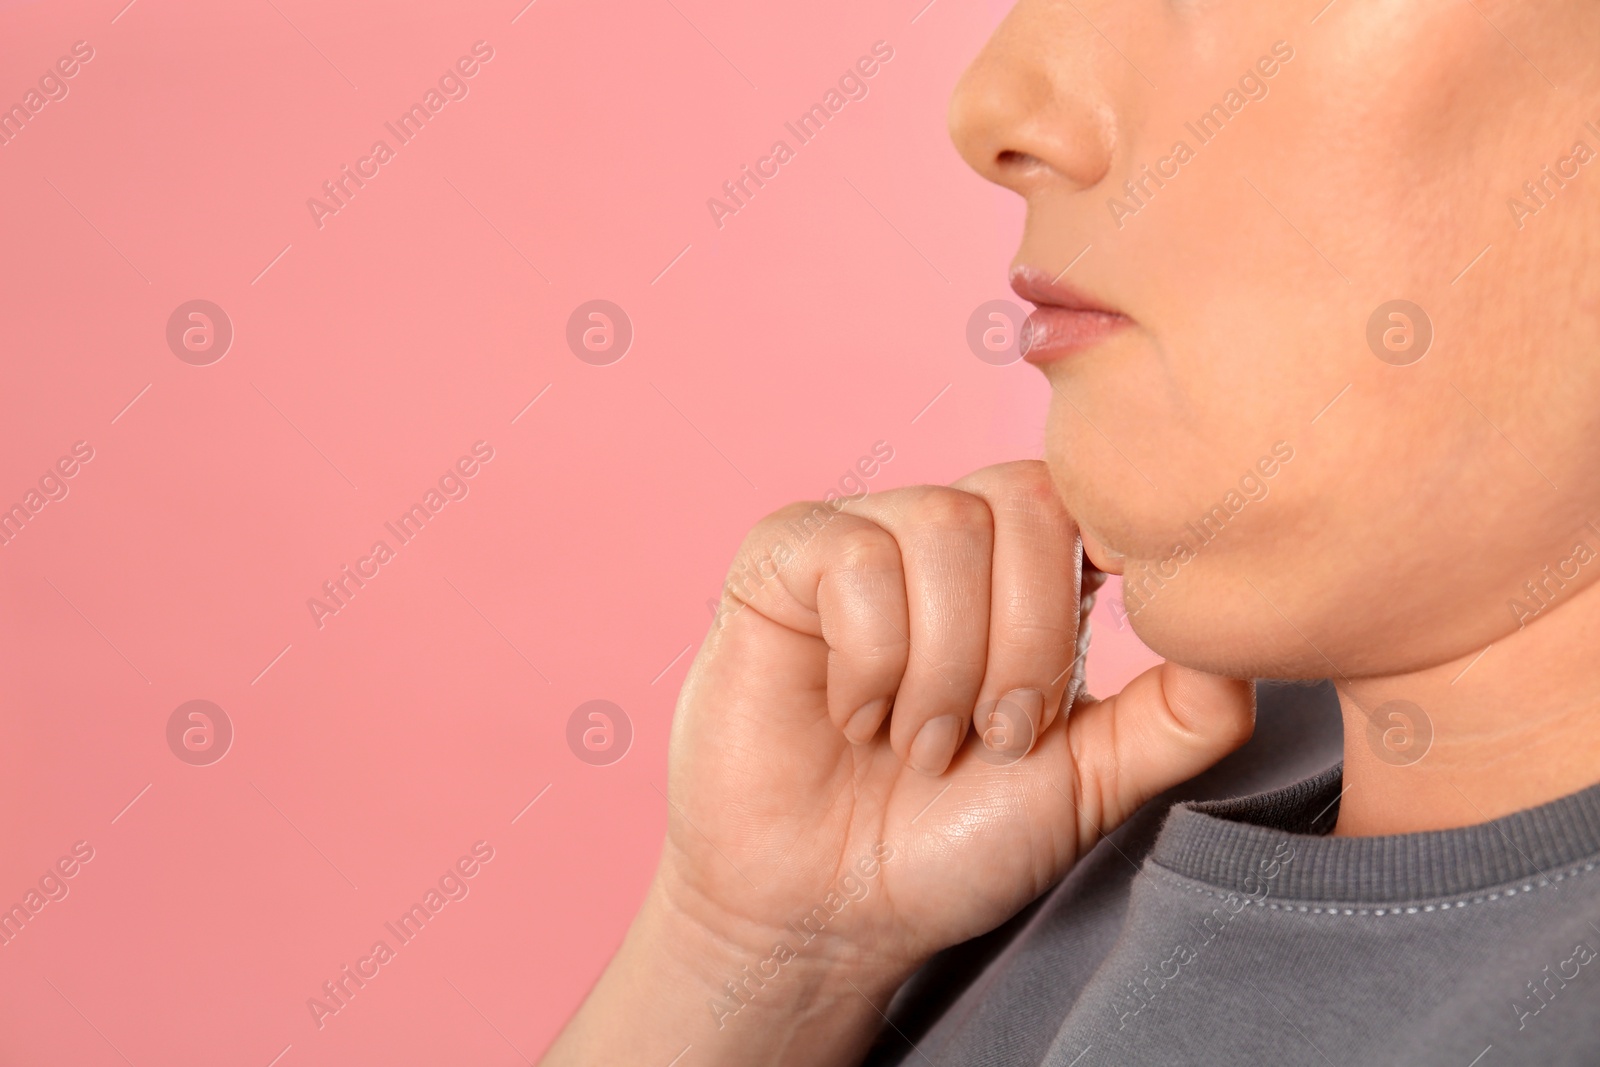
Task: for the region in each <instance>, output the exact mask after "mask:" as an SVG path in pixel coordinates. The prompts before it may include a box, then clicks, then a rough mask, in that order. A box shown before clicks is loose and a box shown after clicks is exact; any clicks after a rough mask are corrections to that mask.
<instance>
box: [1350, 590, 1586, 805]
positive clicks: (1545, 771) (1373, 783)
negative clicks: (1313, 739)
mask: <svg viewBox="0 0 1600 1067" xmlns="http://www.w3.org/2000/svg"><path fill="white" fill-rule="evenodd" d="M1524 623H1525V624H1524V625H1523V626H1522V627H1521V628H1520V629H1518V630H1515V631H1513V632H1512V633H1511V634H1509V635H1508V636H1506V637H1504V638H1501V639H1500V640H1498V641H1496V642H1494V644H1492V645H1490V646H1489V647H1488V648H1487V650H1483V649H1475V650H1474V651H1472V652H1471V653H1470V654H1468V655H1465V656H1463V657H1461V658H1460V659H1458V660H1454V661H1452V662H1450V663H1444V664H1440V665H1438V666H1435V667H1430V668H1427V669H1425V670H1421V671H1416V672H1413V673H1409V674H1403V675H1396V676H1390V677H1383V678H1361V679H1354V680H1345V681H1340V682H1339V683H1338V690H1339V703H1340V705H1341V707H1342V709H1343V712H1344V724H1345V729H1344V733H1345V762H1344V789H1345V792H1344V796H1343V799H1342V800H1341V801H1340V806H1339V821H1338V826H1337V827H1336V828H1335V830H1334V833H1336V834H1340V835H1346V836H1370V835H1375V834H1398V833H1412V832H1416V831H1420V830H1443V829H1449V828H1452V827H1458V826H1469V825H1472V824H1474V823H1481V822H1487V821H1488V820H1490V819H1497V818H1499V817H1501V816H1503V815H1509V814H1511V813H1512V812H1515V811H1521V810H1523V809H1525V808H1531V807H1536V806H1538V805H1540V804H1544V803H1547V802H1548V801H1551V800H1555V799H1557V798H1559V797H1563V796H1566V795H1568V794H1569V793H1575V792H1577V791H1579V790H1581V789H1583V788H1585V787H1587V786H1590V785H1593V784H1595V783H1596V782H1600V588H1597V586H1596V585H1594V584H1592V583H1591V584H1590V585H1588V586H1586V587H1584V588H1583V589H1581V590H1578V591H1576V592H1574V593H1572V594H1570V595H1569V596H1567V597H1566V598H1565V599H1564V600H1562V601H1561V602H1559V603H1557V604H1554V605H1552V606H1550V607H1549V608H1547V609H1546V610H1545V611H1543V612H1541V613H1540V614H1539V615H1538V616H1537V617H1534V618H1531V619H1526V620H1524Z"/></svg>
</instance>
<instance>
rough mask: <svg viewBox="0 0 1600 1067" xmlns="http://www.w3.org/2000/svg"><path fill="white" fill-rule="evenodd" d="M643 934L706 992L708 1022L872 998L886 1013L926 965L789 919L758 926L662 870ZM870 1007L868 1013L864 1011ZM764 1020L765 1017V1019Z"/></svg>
mask: <svg viewBox="0 0 1600 1067" xmlns="http://www.w3.org/2000/svg"><path fill="white" fill-rule="evenodd" d="M638 926H639V928H640V929H639V933H640V934H641V937H642V938H643V939H644V940H646V941H647V942H649V943H652V944H653V945H654V946H655V951H656V952H661V953H665V954H669V955H670V956H671V957H672V958H673V959H674V960H675V961H676V964H677V966H679V967H681V968H683V969H684V974H683V977H684V978H685V979H687V980H690V981H693V982H695V983H697V984H698V985H700V986H702V987H703V989H704V991H705V993H706V996H707V998H708V999H709V1001H710V1004H709V1005H708V1008H707V1012H708V1018H709V1017H712V1016H714V1015H719V1014H722V1009H726V1010H727V1011H731V1012H734V1013H736V1014H738V1013H744V1010H745V1008H752V1007H757V1006H758V1004H760V1003H761V1002H765V1004H766V1005H768V1006H771V1007H774V1008H777V1007H779V1006H781V1007H782V1010H784V1011H787V1012H810V1011H813V1010H827V1009H831V1008H834V1007H836V1006H837V1005H838V1004H839V1003H840V1002H841V1001H850V1000H856V1001H862V1000H863V998H865V999H866V1000H867V1001H870V1002H871V1003H873V1004H876V1005H878V1006H880V1007H882V1006H885V1005H886V1004H887V1002H888V998H889V997H890V996H892V995H893V994H894V992H895V990H896V989H898V988H899V987H900V985H901V984H902V983H904V982H905V980H906V979H907V978H909V977H910V976H911V974H912V972H914V971H915V970H916V968H917V966H918V965H919V964H920V963H921V962H922V961H921V960H909V959H902V958H900V957H899V956H898V955H897V954H894V953H888V952H883V951H879V950H878V949H877V948H875V947H873V946H868V945H863V944H861V943H860V942H859V940H857V939H853V938H847V937H844V936H840V935H839V934H838V933H837V932H835V931H832V930H821V931H818V930H814V929H813V928H812V926H811V925H810V924H808V923H807V922H804V921H791V920H790V919H789V918H788V916H787V915H778V916H773V917H770V918H769V917H762V918H756V917H752V916H750V915H748V914H742V913H739V912H736V911H732V910H730V909H728V908H726V907H724V906H722V905H720V904H718V903H717V902H715V901H712V900H710V899H708V898H707V897H706V896H705V895H704V894H703V893H701V892H699V891H698V890H697V889H696V888H695V886H694V884H693V882H692V881H689V880H686V879H683V878H680V877H677V876H676V875H675V873H674V872H673V871H672V869H671V868H670V866H669V865H666V864H663V866H662V869H661V870H660V871H659V872H658V875H657V878H656V880H655V882H654V883H653V884H652V885H651V888H650V892H649V895H648V896H647V898H646V901H645V904H644V906H643V907H642V908H641V909H640V913H639V921H638ZM864 1006H865V1005H864ZM758 1014H765V1012H759V1013H758Z"/></svg>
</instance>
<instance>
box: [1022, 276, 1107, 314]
mask: <svg viewBox="0 0 1600 1067" xmlns="http://www.w3.org/2000/svg"><path fill="white" fill-rule="evenodd" d="M1011 288H1012V291H1014V292H1015V293H1016V294H1017V295H1018V296H1020V297H1022V299H1024V300H1027V301H1030V302H1032V303H1033V304H1035V305H1037V306H1039V307H1057V308H1063V309H1065V310H1067V311H1096V312H1099V313H1101V314H1103V315H1121V314H1122V312H1120V311H1118V310H1117V309H1116V308H1113V307H1107V306H1106V305H1105V304H1103V303H1101V302H1100V301H1098V300H1096V299H1094V298H1093V297H1091V296H1089V295H1088V294H1087V293H1084V292H1082V291H1081V290H1079V289H1075V288H1073V287H1072V286H1070V285H1067V284H1065V283H1064V282H1062V281H1060V280H1059V277H1051V276H1050V275H1049V274H1047V273H1046V272H1044V271H1042V270H1040V269H1039V268H1038V267H1031V266H1028V265H1027V264H1023V265H1021V266H1017V267H1013V268H1012V269H1011Z"/></svg>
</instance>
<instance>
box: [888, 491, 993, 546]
mask: <svg viewBox="0 0 1600 1067" xmlns="http://www.w3.org/2000/svg"><path fill="white" fill-rule="evenodd" d="M909 518H910V519H911V520H912V521H913V522H914V523H915V524H916V525H917V526H918V527H919V528H921V529H924V530H930V531H934V532H937V533H945V534H949V533H979V534H984V535H991V534H993V532H994V516H993V515H992V514H990V512H989V505H988V504H987V503H986V502H985V501H984V500H983V498H982V497H977V496H974V495H972V494H971V493H964V492H962V491H961V490H959V489H944V488H930V489H929V490H928V492H926V493H925V494H923V495H922V496H920V497H919V498H918V499H917V500H916V502H915V503H914V504H913V505H912V506H911V508H910V514H909Z"/></svg>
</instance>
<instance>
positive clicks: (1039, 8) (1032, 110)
mask: <svg viewBox="0 0 1600 1067" xmlns="http://www.w3.org/2000/svg"><path fill="white" fill-rule="evenodd" d="M1085 2H1087V0H1085ZM1106 51H1110V49H1109V48H1108V46H1107V45H1106V43H1105V42H1104V41H1101V40H1099V39H1098V37H1097V35H1096V30H1095V29H1094V27H1093V26H1092V25H1091V24H1090V23H1089V22H1088V21H1087V18H1086V17H1085V16H1084V15H1083V14H1081V13H1079V11H1078V10H1077V9H1076V7H1075V6H1074V5H1072V4H1061V3H1056V2H1052V0H1021V2H1020V3H1018V4H1017V6H1016V7H1014V8H1013V9H1012V10H1011V13H1010V14H1009V15H1007V16H1006V19H1005V21H1004V22H1002V23H1001V24H1000V26H999V27H998V28H997V29H996V30H995V33H994V36H993V37H991V38H990V39H989V43H988V44H987V45H986V46H985V47H984V49H983V51H982V52H981V53H979V55H978V57H977V58H976V59H975V60H973V62H972V65H971V66H970V67H968V68H967V71H966V73H965V74H964V75H962V78H961V81H960V82H959V83H958V84H957V85H956V89H955V94H954V95H953V96H952V98H951V100H950V115H949V121H950V136H951V138H952V140H954V141H955V145H956V150H957V151H959V152H960V153H961V155H962V157H963V158H964V159H965V160H966V161H967V164H968V165H969V166H970V167H972V169H973V170H975V171H977V172H978V173H979V174H981V175H983V176H984V177H985V178H988V179H989V180H990V181H992V182H996V183H998V184H1000V185H1003V186H1005V187H1006V188H1008V189H1011V190H1013V191H1015V192H1017V193H1020V194H1021V195H1022V196H1024V197H1028V196H1031V195H1033V194H1034V193H1037V192H1040V191H1043V190H1044V189H1047V188H1051V187H1058V188H1059V187H1063V186H1064V187H1066V189H1067V190H1068V191H1076V190H1080V189H1088V188H1090V187H1092V186H1094V185H1096V184H1097V183H1098V182H1099V181H1100V180H1101V179H1102V178H1104V177H1105V176H1106V173H1107V171H1108V170H1109V169H1110V166H1111V157H1112V153H1113V149H1114V148H1115V145H1116V141H1117V133H1118V113H1117V109H1116V107H1115V106H1114V105H1115V101H1114V100H1113V99H1112V97H1111V93H1110V92H1108V89H1107V85H1106V83H1105V82H1104V80H1103V79H1102V74H1103V73H1112V74H1115V73H1117V72H1115V71H1111V70H1108V69H1106V68H1102V66H1101V64H1102V63H1104V59H1103V58H1102V57H1101V53H1103V52H1106Z"/></svg>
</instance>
